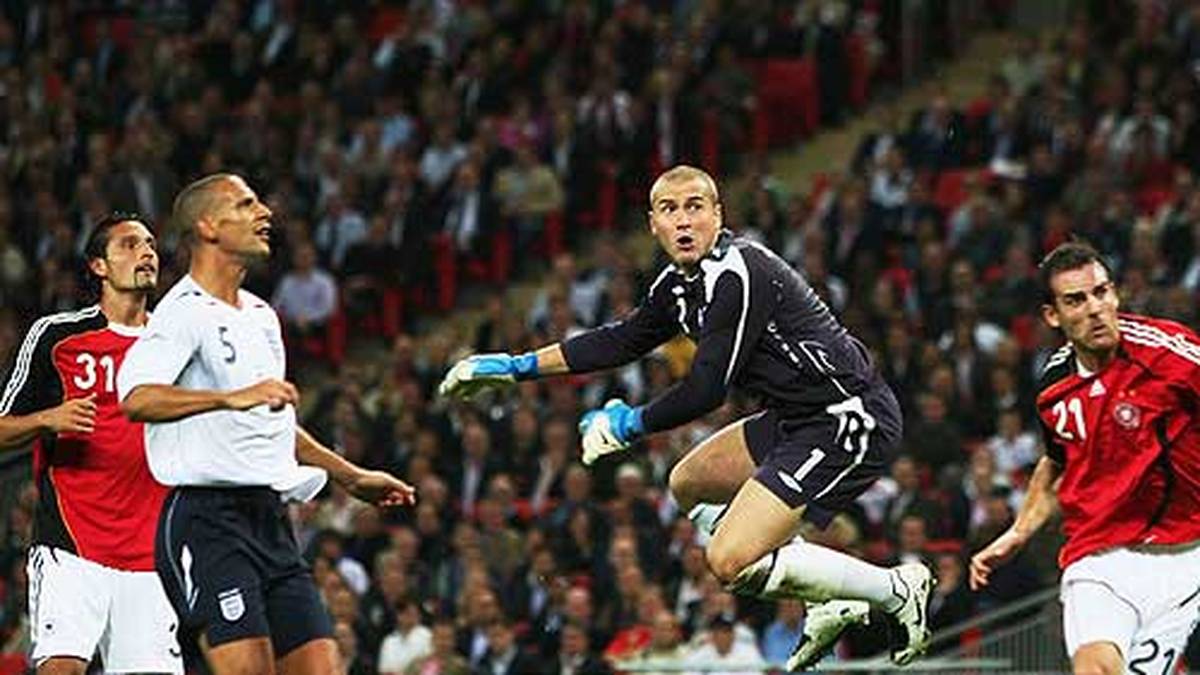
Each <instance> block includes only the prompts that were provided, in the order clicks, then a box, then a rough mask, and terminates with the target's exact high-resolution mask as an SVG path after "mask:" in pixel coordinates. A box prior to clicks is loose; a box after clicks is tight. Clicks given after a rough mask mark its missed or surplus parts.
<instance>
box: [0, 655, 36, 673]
mask: <svg viewBox="0 0 1200 675" xmlns="http://www.w3.org/2000/svg"><path fill="white" fill-rule="evenodd" d="M28 668H29V662H28V661H27V660H26V659H25V655H24V654H0V675H24V673H25V672H26V670H27V669H28Z"/></svg>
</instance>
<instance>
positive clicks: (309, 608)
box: [154, 487, 333, 658]
mask: <svg viewBox="0 0 1200 675" xmlns="http://www.w3.org/2000/svg"><path fill="white" fill-rule="evenodd" d="M154 558H155V567H156V568H157V570H158V576H159V578H160V579H162V583H163V587H164V588H165V589H166V591H167V597H168V598H169V599H170V601H171V604H172V605H173V606H174V607H175V612H176V614H178V615H179V623H180V644H185V643H191V642H194V640H195V639H196V638H197V636H199V635H201V634H203V635H204V636H205V637H206V638H207V640H208V644H209V645H210V646H213V647H215V646H217V645H220V644H224V643H227V642H233V641H234V640H241V639H245V638H258V637H270V638H271V646H272V648H273V649H274V651H275V656H276V657H277V658H278V657H281V656H283V655H285V654H287V653H288V652H290V651H292V650H293V649H295V648H297V647H299V646H301V645H303V644H305V643H306V642H309V641H310V640H315V639H318V638H327V637H332V635H333V625H332V623H331V621H330V618H329V614H328V612H327V611H326V610H325V605H324V603H323V602H322V601H321V597H320V595H319V594H318V593H317V588H316V584H315V583H314V582H313V578H312V574H311V572H310V571H309V568H308V564H307V563H305V562H304V559H303V558H301V557H300V551H299V549H298V548H297V546H296V539H295V537H294V536H293V535H292V527H291V523H290V522H289V520H288V516H287V508H286V506H285V505H284V504H283V503H282V502H281V501H280V499H279V493H277V492H275V491H274V490H272V489H270V488H266V487H228V488H220V487H177V488H175V489H174V490H172V491H171V493H170V495H168V497H167V500H166V502H165V503H164V504H163V510H162V514H161V515H160V516H159V520H158V535H157V540H156V541H155V546H154Z"/></svg>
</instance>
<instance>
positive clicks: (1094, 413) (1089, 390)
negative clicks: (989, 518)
mask: <svg viewBox="0 0 1200 675" xmlns="http://www.w3.org/2000/svg"><path fill="white" fill-rule="evenodd" d="M1119 325H1120V333H1121V341H1120V346H1119V347H1118V350H1117V355H1116V357H1115V358H1114V359H1113V360H1112V361H1111V362H1110V363H1109V364H1108V365H1107V366H1105V367H1104V368H1103V369H1102V370H1101V371H1100V372H1098V373H1091V374H1081V373H1080V371H1079V367H1078V365H1077V363H1076V359H1075V354H1074V352H1073V350H1072V349H1071V347H1070V346H1069V345H1068V346H1065V347H1063V348H1062V349H1060V350H1058V351H1057V352H1055V353H1054V355H1052V356H1051V358H1050V360H1049V361H1048V362H1047V363H1046V367H1045V369H1044V370H1043V374H1042V380H1041V384H1040V387H1039V389H1040V391H1039V393H1038V397H1037V411H1038V417H1039V418H1040V419H1041V422H1042V431H1043V433H1044V435H1045V440H1046V454H1047V455H1048V456H1049V457H1050V458H1051V459H1053V460H1055V461H1056V462H1058V464H1059V465H1060V466H1061V467H1062V470H1063V472H1062V483H1061V485H1060V486H1059V489H1058V501H1059V504H1060V506H1061V508H1062V514H1063V529H1064V531H1065V533H1066V537H1067V541H1066V544H1065V545H1064V546H1063V548H1062V551H1061V552H1060V553H1059V564H1060V565H1061V566H1062V567H1064V568H1065V567H1066V566H1068V565H1070V564H1071V563H1072V562H1074V561H1076V560H1078V559H1080V558H1082V557H1084V556H1086V555H1089V554H1091V553H1095V552H1098V551H1102V550H1104V549H1108V548H1113V547H1118V546H1135V545H1147V544H1182V543H1187V542H1193V541H1197V540H1200V424H1198V422H1200V419H1198V415H1200V339H1197V336H1196V334H1195V333H1194V332H1192V331H1191V330H1190V329H1189V328H1187V327H1186V326H1183V325H1181V324H1178V323H1176V322H1173V321H1166V320H1162V319H1154V318H1150V317H1144V316H1138V315H1133V314H1121V315H1120V317H1119Z"/></svg>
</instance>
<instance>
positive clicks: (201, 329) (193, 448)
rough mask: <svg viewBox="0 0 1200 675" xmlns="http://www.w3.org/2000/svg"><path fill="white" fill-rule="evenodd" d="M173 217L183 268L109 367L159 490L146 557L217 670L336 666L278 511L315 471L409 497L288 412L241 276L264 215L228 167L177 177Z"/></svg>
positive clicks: (288, 396) (404, 500) (267, 318)
mask: <svg viewBox="0 0 1200 675" xmlns="http://www.w3.org/2000/svg"><path fill="white" fill-rule="evenodd" d="M172 217H173V219H174V221H175V222H176V224H177V225H179V226H182V227H186V228H188V230H187V234H188V236H189V237H190V241H189V242H188V244H189V245H190V247H191V265H190V269H189V273H188V275H187V276H185V277H184V278H183V279H181V280H180V281H179V282H178V283H177V284H176V285H175V286H174V287H173V288H171V290H170V291H169V292H168V293H167V295H166V296H165V297H164V298H163V300H162V301H161V302H160V303H159V304H158V306H157V308H156V309H155V313H154V315H153V317H152V318H151V320H150V322H149V324H148V325H147V327H146V331H145V332H144V334H143V336H142V338H141V339H139V340H138V342H137V343H135V344H134V346H133V347H131V348H130V350H129V354H128V356H126V359H125V364H124V367H122V368H121V370H120V372H119V374H118V377H117V389H118V394H119V396H120V398H121V401H122V408H123V410H124V411H125V413H126V414H127V415H128V416H129V417H130V418H131V419H133V420H137V421H144V422H146V423H147V424H146V452H147V458H148V461H149V465H150V470H151V472H152V473H153V474H154V477H155V478H156V479H158V480H159V481H160V482H162V483H164V484H166V485H168V486H172V488H173V489H172V491H171V493H170V495H169V496H168V497H167V500H166V503H165V504H164V506H163V512H162V516H161V518H160V520H159V526H158V536H157V543H156V547H155V557H156V567H157V570H158V573H159V576H160V577H161V578H162V581H163V585H164V587H165V588H166V589H167V594H168V596H169V597H170V598H171V603H172V604H173V605H174V606H175V610H176V611H177V612H178V614H179V617H180V629H181V637H182V639H183V640H187V641H190V640H194V641H195V642H196V643H197V644H198V646H199V647H200V650H201V652H202V653H203V654H204V657H205V660H206V661H207V662H208V664H209V666H210V668H211V669H212V670H213V672H214V673H216V674H217V675H223V674H225V673H273V672H278V673H284V674H286V673H334V672H336V671H337V668H338V657H337V646H336V643H335V642H334V640H333V639H332V634H333V631H332V626H331V625H330V620H329V616H328V614H327V613H326V611H325V608H324V606H323V605H322V603H321V600H320V597H319V596H318V594H317V590H316V588H315V585H314V584H313V582H312V577H311V574H310V573H309V570H308V567H307V565H306V564H305V563H304V561H303V560H302V559H301V557H300V552H299V550H298V548H297V546H296V541H295V539H294V537H293V536H292V531H291V526H290V523H289V522H288V519H287V512H286V510H285V508H284V503H285V501H286V500H307V499H311V498H312V497H313V496H315V495H316V493H317V492H319V491H320V489H321V488H322V487H323V486H324V483H325V480H326V477H327V476H332V477H333V479H334V480H336V481H337V482H338V483H340V484H341V485H343V486H344V487H345V488H346V489H347V490H348V491H349V492H350V493H351V494H353V495H355V496H356V497H358V498H360V499H363V500H365V501H369V502H373V503H375V504H378V505H380V506H396V505H402V504H409V503H412V502H413V500H414V492H413V489H412V488H411V487H409V486H408V485H407V484H405V483H404V482H402V481H400V480H398V479H396V478H394V477H393V476H391V475H388V474H386V473H383V472H379V471H367V470H364V469H362V468H360V467H357V466H355V465H354V464H351V463H350V462H347V461H346V460H345V459H343V458H341V457H340V456H339V455H337V454H336V453H334V452H333V451H331V450H329V449H328V448H326V447H325V446H323V445H321V444H320V443H319V442H318V441H316V440H315V439H314V438H313V437H312V436H311V435H309V434H308V433H307V432H305V431H304V429H302V428H300V427H299V426H298V425H297V424H296V412H295V404H296V403H297V401H298V392H297V390H296V387H295V386H294V385H292V384H291V383H290V382H287V381H285V380H284V379H283V378H284V372H285V360H284V349H283V340H282V335H281V331H280V326H279V320H278V318H277V317H276V316H275V313H274V311H273V310H272V309H271V308H270V306H269V305H268V304H267V303H266V302H264V301H263V300H261V299H259V298H258V297H256V296H255V295H254V294H252V293H249V292H247V291H245V290H243V289H242V288H241V284H242V280H243V279H244V278H245V275H246V269H247V267H248V266H249V265H251V264H253V263H255V262H256V261H260V260H262V259H265V258H266V257H267V256H268V255H270V251H271V248H270V241H269V237H270V231H271V223H270V217H271V211H270V209H268V208H267V206H266V205H265V204H263V203H262V202H261V201H260V200H259V198H258V196H257V195H256V194H255V193H254V191H253V190H252V189H250V187H249V186H248V185H247V184H246V182H245V181H244V180H243V179H242V178H241V177H239V176H236V175H232V174H216V175H212V176H208V177H206V178H202V179H200V180H198V181H196V182H194V183H192V184H191V185H189V186H187V187H186V188H184V189H183V191H182V192H180V194H179V196H178V197H177V198H176V200H175V206H174V213H173V214H172Z"/></svg>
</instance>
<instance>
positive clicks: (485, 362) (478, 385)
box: [438, 352, 538, 399]
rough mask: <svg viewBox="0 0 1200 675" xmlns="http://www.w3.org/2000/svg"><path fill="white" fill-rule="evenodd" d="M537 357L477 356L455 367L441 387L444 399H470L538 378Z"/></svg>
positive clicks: (440, 390) (529, 354) (470, 357)
mask: <svg viewBox="0 0 1200 675" xmlns="http://www.w3.org/2000/svg"><path fill="white" fill-rule="evenodd" d="M537 374H538V372H537V354H534V353H532V352H529V353H525V354H521V355H519V356H513V355H511V354H474V355H472V356H468V357H467V358H465V359H463V360H462V361H459V362H458V363H456V364H454V367H453V368H451V369H450V371H449V372H448V373H446V377H445V379H443V380H442V384H441V385H440V386H439V387H438V394H440V395H442V396H448V397H454V398H462V399H470V398H473V397H474V396H475V395H476V394H478V393H479V392H481V391H483V390H484V389H489V388H493V387H503V386H507V385H510V384H512V383H514V382H518V381H521V380H532V379H533V378H535V377H537Z"/></svg>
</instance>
